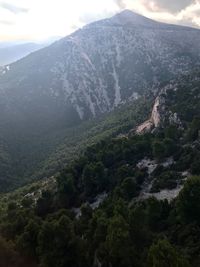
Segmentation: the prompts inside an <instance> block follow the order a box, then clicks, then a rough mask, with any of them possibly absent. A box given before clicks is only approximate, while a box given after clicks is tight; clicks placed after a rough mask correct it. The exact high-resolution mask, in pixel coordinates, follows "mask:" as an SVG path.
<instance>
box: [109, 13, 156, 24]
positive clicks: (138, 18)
mask: <svg viewBox="0 0 200 267" xmlns="http://www.w3.org/2000/svg"><path fill="white" fill-rule="evenodd" d="M111 21H112V22H113V23H117V24H121V25H138V26H153V25H154V26H155V25H157V24H159V23H158V22H156V21H154V20H151V19H149V18H147V17H144V16H143V15H140V14H138V13H136V12H133V11H131V10H129V9H125V10H123V11H122V12H120V13H118V14H116V15H115V16H113V17H112V18H111Z"/></svg>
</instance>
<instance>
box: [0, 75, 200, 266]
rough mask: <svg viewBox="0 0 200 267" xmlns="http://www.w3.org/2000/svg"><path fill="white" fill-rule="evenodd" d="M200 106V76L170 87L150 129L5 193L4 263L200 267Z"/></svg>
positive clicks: (104, 143)
mask: <svg viewBox="0 0 200 267" xmlns="http://www.w3.org/2000/svg"><path fill="white" fill-rule="evenodd" d="M199 105H200V72H199V71H197V72H193V73H191V74H190V75H184V76H181V77H180V78H179V79H176V80H174V81H171V82H170V83H169V84H168V85H166V86H164V87H163V88H162V90H161V91H160V92H159V93H158V95H157V97H156V99H155V104H154V105H151V110H152V112H149V114H147V116H146V119H147V118H149V120H148V122H150V121H151V123H152V125H151V127H150V128H148V129H146V130H145V132H144V133H142V132H138V130H137V129H138V127H140V125H138V127H134V130H133V129H132V130H131V131H130V132H129V134H128V135H119V136H117V138H116V137H115V138H112V139H111V138H109V139H108V138H106V139H102V140H101V141H100V142H98V143H96V144H94V145H92V146H90V147H88V148H87V149H86V150H85V152H84V153H83V154H82V155H81V156H80V157H78V159H76V160H74V161H73V162H71V163H70V164H68V165H67V166H66V168H65V169H64V170H63V171H61V172H60V174H58V175H57V176H56V177H51V179H46V180H44V181H40V182H39V183H35V184H33V185H31V186H29V187H25V188H21V189H20V190H17V191H15V192H14V193H9V194H5V195H1V198H0V208H1V209H0V215H1V216H0V218H1V219H0V245H1V248H2V250H3V251H4V250H5V251H6V253H2V257H1V258H0V263H1V262H4V261H6V262H7V266H8V267H10V266H17V267H18V266H27V265H28V266H30V264H32V265H33V266H44V267H51V266H52V267H58V266H59V267H65V266H70V267H74V266H80V267H85V266H89V267H94V266H95V267H98V266H102V267H107V266H116V267H127V266H130V267H132V266H136V267H144V266H148V267H155V263H156V266H158V267H163V266H172V267H175V266H177V267H196V266H199V264H200V256H199V250H200V243H199V239H200V205H199V201H200V167H199V166H200V143H199V142H200V135H199V132H200V109H199ZM157 118H159V120H157ZM167 200H168V201H167ZM12 259H13V262H14V264H15V265H13V263H12ZM19 260H20V262H19ZM27 262H28V263H27Z"/></svg>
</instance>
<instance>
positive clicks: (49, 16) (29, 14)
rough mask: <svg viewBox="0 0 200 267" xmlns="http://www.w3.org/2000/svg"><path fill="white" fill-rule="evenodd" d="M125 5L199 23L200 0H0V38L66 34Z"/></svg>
mask: <svg viewBox="0 0 200 267" xmlns="http://www.w3.org/2000/svg"><path fill="white" fill-rule="evenodd" d="M123 9H130V10H133V11H135V12H138V13H140V14H142V15H144V16H147V17H149V18H152V19H155V20H158V21H162V22H167V23H175V24H180V25H186V26H193V27H200V0H84V1H83V0H6V1H5V0H0V40H1V41H8V40H41V39H46V38H49V37H51V36H65V35H67V34H70V33H71V32H72V31H74V30H76V29H77V28H79V27H82V26H84V25H85V24H87V23H90V22H92V21H95V20H99V19H103V18H106V17H110V16H112V15H114V14H116V13H117V12H120V11H121V10H123Z"/></svg>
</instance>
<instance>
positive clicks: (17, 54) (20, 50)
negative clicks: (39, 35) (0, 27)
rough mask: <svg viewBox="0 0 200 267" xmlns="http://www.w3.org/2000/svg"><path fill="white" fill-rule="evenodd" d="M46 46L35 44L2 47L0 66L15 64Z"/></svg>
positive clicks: (0, 48) (0, 50) (0, 49)
mask: <svg viewBox="0 0 200 267" xmlns="http://www.w3.org/2000/svg"><path fill="white" fill-rule="evenodd" d="M44 46H45V45H42V44H35V43H25V44H17V45H2V47H0V66H3V65H8V64H10V63H13V62H14V61H17V60H19V59H21V58H23V57H25V56H27V55H28V54H30V53H32V52H34V51H36V50H39V49H41V48H43V47H44Z"/></svg>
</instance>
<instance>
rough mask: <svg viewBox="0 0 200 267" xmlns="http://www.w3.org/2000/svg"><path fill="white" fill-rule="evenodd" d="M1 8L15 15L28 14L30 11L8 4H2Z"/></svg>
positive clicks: (0, 4)
mask: <svg viewBox="0 0 200 267" xmlns="http://www.w3.org/2000/svg"><path fill="white" fill-rule="evenodd" d="M0 7H2V8H4V9H6V10H8V11H10V12H12V13H14V14H19V13H27V12H28V9H27V8H24V7H19V6H15V5H12V4H9V3H6V2H3V3H0Z"/></svg>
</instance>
